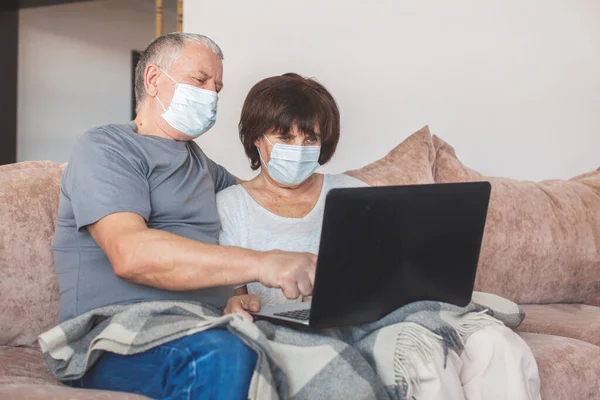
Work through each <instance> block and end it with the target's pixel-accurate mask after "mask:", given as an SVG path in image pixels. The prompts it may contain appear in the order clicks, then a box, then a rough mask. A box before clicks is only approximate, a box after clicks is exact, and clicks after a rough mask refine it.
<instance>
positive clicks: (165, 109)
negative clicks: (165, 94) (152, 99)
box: [156, 67, 179, 112]
mask: <svg viewBox="0 0 600 400" xmlns="http://www.w3.org/2000/svg"><path fill="white" fill-rule="evenodd" d="M158 69H160V72H162V73H163V74H165V75H166V76H168V77H169V79H171V80H172V81H173V82H175V88H177V85H179V82H177V81H176V80H175V79H173V77H172V76H171V75H169V74H168V73H167V71H165V70H164V69H162V68H161V67H158ZM156 100H158V102H159V103H160V106H161V107H162V108H163V111H164V112H167V108H166V107H165V105H164V104H163V102H162V101H160V97H158V95H156Z"/></svg>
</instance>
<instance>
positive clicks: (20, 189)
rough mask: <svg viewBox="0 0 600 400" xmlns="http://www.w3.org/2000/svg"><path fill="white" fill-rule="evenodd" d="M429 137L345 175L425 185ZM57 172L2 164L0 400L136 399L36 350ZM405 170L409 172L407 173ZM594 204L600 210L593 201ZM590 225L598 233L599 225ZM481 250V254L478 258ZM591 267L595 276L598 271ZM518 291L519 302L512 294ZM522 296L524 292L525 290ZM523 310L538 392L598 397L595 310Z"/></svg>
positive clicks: (518, 269) (45, 309)
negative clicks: (65, 376)
mask: <svg viewBox="0 0 600 400" xmlns="http://www.w3.org/2000/svg"><path fill="white" fill-rule="evenodd" d="M419 135H420V136H419ZM427 135H429V132H428V131H427V132H426V134H422V133H421V134H418V135H417V136H415V135H413V137H411V138H412V139H411V138H409V140H408V141H407V142H409V144H410V146H406V142H405V143H403V145H404V148H403V147H402V146H403V145H401V146H399V148H397V149H395V150H394V151H393V152H392V153H390V155H388V157H387V158H386V159H383V160H380V161H378V163H374V164H372V165H370V166H367V167H365V168H363V169H361V170H358V171H352V172H350V174H352V175H355V176H359V177H360V178H361V179H363V180H365V181H370V183H372V184H385V183H386V182H385V179H384V180H383V181H381V175H382V171H381V168H385V171H387V172H385V174H384V175H386V176H389V175H390V174H391V175H394V176H395V177H399V178H398V179H400V180H401V181H402V180H405V181H406V182H404V183H407V182H408V181H411V182H415V183H422V181H423V176H426V175H427V174H430V175H431V176H432V177H433V178H432V179H435V165H434V164H435V161H436V160H435V158H436V154H438V153H439V148H438V149H435V146H434V142H433V141H432V140H433V139H432V138H431V136H427ZM415 138H416V139H415ZM411 140H412V142H411ZM415 140H416V142H415ZM422 145H425V146H426V147H427V148H425V150H424V151H425V158H424V159H421V160H418V159H417V158H419V157H421V156H420V155H414V154H413V155H411V152H414V150H415V147H418V146H422ZM432 146H434V147H432ZM407 147H408V148H407ZM438 147H439V146H438ZM432 149H433V150H432ZM432 152H433V153H432ZM421 153H422V151H421ZM415 154H416V153H415ZM390 157H391V159H390ZM421 158H423V157H421ZM407 160H409V161H411V163H410V164H409V165H415V163H417V164H419V165H421V166H422V167H423V168H424V169H423V171H426V170H427V169H428V168H429V173H427V172H423V171H421V172H419V171H417V170H412V169H411V168H412V167H411V168H408V169H406V168H405V169H402V170H401V171H396V170H395V167H394V165H397V164H398V163H400V162H404V161H407ZM378 171H379V172H378ZM61 173H62V166H61V165H59V164H55V163H51V162H24V163H19V164H12V165H7V166H0V205H1V206H0V304H1V311H0V399H53V398H56V399H64V398H69V399H109V398H110V399H141V398H142V397H140V396H136V395H129V394H125V393H115V392H112V393H111V392H103V391H87V390H81V389H72V388H69V387H66V386H64V385H61V384H60V383H58V382H56V381H55V380H54V379H53V378H52V376H50V374H49V372H48V370H47V368H46V366H45V363H44V361H43V357H42V354H41V352H40V351H39V349H38V347H37V344H36V337H37V335H38V334H40V333H41V332H43V331H45V330H47V329H49V328H51V327H52V326H54V325H56V324H57V316H58V299H59V294H58V286H57V280H56V276H55V273H54V267H53V262H52V251H51V241H52V234H53V231H54V226H55V222H56V213H57V205H58V193H59V183H60V177H61ZM407 174H408V175H409V174H412V178H411V177H408V175H407ZM427 176H428V175H427ZM374 177H376V178H377V179H380V180H379V181H377V179H375V178H374ZM425 180H426V179H425ZM462 180H465V179H462ZM395 183H402V182H395ZM599 198H600V196H599ZM597 211H598V215H600V208H599V209H598V210H597ZM596 229H597V233H598V234H600V225H599V226H597V227H596ZM596 250H598V251H600V249H596ZM581 251H586V250H585V249H581ZM484 255H485V251H484V253H482V257H483V256H484ZM486 257H487V256H486ZM593 257H595V256H594V255H593V254H592V258H593ZM598 261H599V262H600V260H598ZM486 265H487V267H485V268H484V267H483V266H481V267H480V274H479V275H481V274H483V275H481V276H479V275H478V285H479V286H480V287H479V288H480V289H482V288H483V289H485V290H487V291H490V292H498V294H501V295H507V293H505V290H504V289H503V287H504V286H502V287H500V289H499V290H494V286H493V284H492V285H490V284H489V281H488V280H487V276H488V275H489V276H494V277H495V278H494V279H495V280H498V281H499V282H500V281H502V282H503V283H502V285H505V286H506V287H518V288H520V290H527V287H528V285H529V287H536V282H535V281H531V279H529V278H528V280H529V282H527V283H526V284H522V283H519V284H515V285H507V284H506V282H505V281H506V279H504V280H503V279H501V277H506V276H510V277H512V279H513V281H514V282H518V281H520V276H521V275H523V276H525V275H526V276H528V277H529V276H530V275H528V272H526V271H523V270H522V266H521V265H513V266H511V269H510V270H507V269H502V270H494V265H496V264H494V263H493V262H490V260H488V261H487V264H486ZM598 265H600V264H596V265H595V266H594V265H592V267H596V268H597V267H598ZM489 266H491V269H490V268H488V267H489ZM499 268H500V267H499ZM502 268H504V267H502ZM545 268H546V269H545V270H544V273H550V274H551V273H552V266H545ZM556 271H558V270H556ZM556 271H555V272H556ZM559 272H560V271H559ZM560 273H562V272H560ZM595 274H597V275H600V268H597V270H596V272H595ZM572 275H573V276H571V277H567V278H565V279H563V281H564V282H565V287H549V288H547V289H548V290H550V291H555V292H556V293H568V292H573V291H577V288H574V287H573V282H576V280H577V279H579V280H581V286H582V287H583V286H585V285H588V286H589V282H590V281H593V282H595V281H594V280H598V276H597V275H594V276H591V275H589V274H587V273H586V274H579V275H578V274H577V273H575V272H574V273H573V274H572ZM573 277H574V278H573ZM572 278H573V279H575V281H574V280H573V279H572ZM494 279H492V281H493V280H494ZM482 282H483V287H482ZM539 282H540V284H542V285H544V282H547V280H545V279H543V278H542V277H540V279H539ZM594 285H595V283H594V284H593V285H592V286H591V288H592V289H591V290H592V292H594V291H595V290H600V286H597V287H596V286H594ZM594 288H595V289H594ZM521 294H523V293H521ZM509 295H510V293H509ZM507 297H511V296H507ZM512 297H513V298H515V296H512ZM516 298H517V300H519V299H520V297H519V293H517V296H516ZM521 298H527V293H525V296H521ZM589 298H590V302H594V301H596V300H594V297H593V296H589ZM557 302H558V301H557ZM524 308H525V309H526V310H527V313H528V314H527V318H526V320H525V323H524V324H523V326H522V327H521V331H522V332H521V333H520V334H521V335H522V337H523V338H524V339H525V341H526V342H527V343H528V344H529V346H530V347H531V349H532V350H533V353H534V354H535V357H536V359H537V362H538V365H539V370H540V375H541V381H542V396H543V399H545V400H578V399H579V400H584V399H600V307H596V306H594V305H591V304H583V303H582V302H579V304H546V305H544V304H528V305H524ZM132 373H134V372H133V371H132Z"/></svg>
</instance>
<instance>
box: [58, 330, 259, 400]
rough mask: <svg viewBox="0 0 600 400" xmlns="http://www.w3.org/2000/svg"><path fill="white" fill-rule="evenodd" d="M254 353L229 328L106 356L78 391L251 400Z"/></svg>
mask: <svg viewBox="0 0 600 400" xmlns="http://www.w3.org/2000/svg"><path fill="white" fill-rule="evenodd" d="M256 360H257V355H256V352H255V351H253V350H252V349H250V348H249V347H248V346H246V345H245V344H244V343H243V342H242V341H241V340H240V339H238V338H237V337H236V336H234V335H233V334H231V333H229V332H228V331H227V330H225V329H213V330H208V331H205V332H200V333H196V334H194V335H191V336H186V337H183V338H181V339H178V340H175V341H173V342H170V343H167V344H164V345H162V346H159V347H155V348H153V349H151V350H148V351H146V352H145V353H141V354H135V355H130V356H122V355H118V354H114V353H104V354H103V355H102V356H101V357H100V359H99V360H98V361H97V362H96V364H95V365H94V366H93V367H92V368H91V369H90V370H89V371H88V372H87V373H86V374H85V376H84V377H83V378H82V379H80V380H77V381H72V382H69V384H70V385H71V386H74V387H84V388H88V389H103V390H116V391H122V392H130V393H138V394H142V395H144V396H148V397H151V398H154V399H247V398H248V387H249V385H250V380H251V378H252V374H253V372H254V368H255V367H256Z"/></svg>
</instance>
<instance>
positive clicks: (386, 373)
mask: <svg viewBox="0 0 600 400" xmlns="http://www.w3.org/2000/svg"><path fill="white" fill-rule="evenodd" d="M523 318H524V312H523V310H522V309H521V308H520V307H519V306H517V305H516V304H514V303H512V302H510V301H508V300H506V299H503V298H501V297H498V296H495V295H492V294H487V293H480V292H475V293H474V294H473V300H472V302H471V303H470V304H469V305H468V306H467V307H464V308H463V307H456V306H453V305H449V304H445V303H439V302H433V301H423V302H416V303H412V304H409V305H407V306H405V307H402V308H400V309H398V310H396V311H394V312H393V313H391V314H389V315H387V316H386V317H384V318H383V319H381V320H379V321H376V322H373V323H370V324H365V325H361V326H356V327H346V328H336V329H328V330H321V331H315V332H304V331H298V330H294V329H289V328H285V327H282V326H277V325H273V324H271V323H268V322H264V321H259V322H256V323H252V322H250V321H248V320H246V319H245V318H243V317H241V316H240V315H225V316H222V315H220V313H219V311H218V310H215V309H212V308H210V307H207V306H205V305H202V304H199V303H189V302H169V301H162V302H148V303H138V304H133V305H124V306H109V307H104V308H101V309H97V310H94V311H90V312H88V313H86V314H83V315H81V316H79V317H76V318H74V319H72V320H69V321H66V322H64V323H62V324H61V325H59V326H57V327H55V328H54V329H51V330H49V331H47V332H45V333H43V334H42V335H40V337H39V342H40V345H41V348H42V351H43V353H44V356H45V359H46V362H47V364H48V366H49V367H50V370H51V371H52V373H53V374H54V375H55V376H56V378H58V379H60V380H63V381H64V380H73V379H78V378H80V377H82V376H83V374H84V373H85V371H86V370H88V369H89V368H90V367H91V366H92V365H93V364H94V362H95V361H96V360H97V359H98V358H99V357H100V356H101V355H102V353H103V352H105V351H108V352H113V353H117V354H123V355H128V354H136V353H141V352H144V351H146V350H149V349H151V348H153V347H156V346H159V345H161V344H164V343H167V342H170V341H172V340H175V339H179V338H181V337H183V336H185V335H191V334H194V333H197V332H201V331H204V330H206V329H213V328H224V329H227V330H229V331H230V332H232V333H233V334H235V335H237V336H238V337H239V338H240V339H241V340H242V341H244V342H245V343H246V344H247V345H248V346H250V347H251V348H252V349H254V350H255V351H256V352H257V353H258V362H257V365H256V369H255V371H254V375H253V377H252V381H251V384H250V390H249V393H248V398H250V399H261V400H263V399H286V398H294V399H316V398H328V397H329V398H331V395H334V397H335V398H361V399H410V398H411V397H412V393H413V391H414V390H415V389H416V388H417V387H418V384H419V381H418V376H416V370H415V367H414V364H415V360H417V359H418V358H421V359H422V360H424V361H425V362H427V361H428V360H430V359H431V358H432V357H433V355H435V352H445V353H446V354H447V351H448V349H453V350H455V351H457V352H460V351H461V350H462V349H463V341H464V339H465V338H466V336H467V335H469V334H471V333H473V332H475V331H477V330H478V329H481V328H482V327H484V326H487V325H488V324H502V323H504V324H505V325H506V326H508V327H511V328H515V327H517V326H518V325H519V324H520V323H521V322H522V320H523Z"/></svg>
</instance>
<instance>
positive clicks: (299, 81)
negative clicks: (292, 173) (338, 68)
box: [238, 73, 340, 170]
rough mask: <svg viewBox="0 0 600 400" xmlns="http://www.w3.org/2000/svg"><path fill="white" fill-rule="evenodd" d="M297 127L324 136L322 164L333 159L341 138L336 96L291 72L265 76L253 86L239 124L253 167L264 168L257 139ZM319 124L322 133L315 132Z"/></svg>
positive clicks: (311, 80)
mask: <svg viewBox="0 0 600 400" xmlns="http://www.w3.org/2000/svg"><path fill="white" fill-rule="evenodd" d="M293 126H296V127H298V130H300V132H302V133H303V134H304V135H307V136H312V135H315V134H316V133H318V134H319V136H320V137H321V155H320V157H319V164H321V165H323V164H325V163H327V162H328V161H329V160H331V157H332V156H333V153H335V149H336V147H337V144H338V141H339V139H340V111H339V109H338V106H337V104H336V102H335V99H334V98H333V96H332V95H331V93H329V92H328V91H327V89H325V87H324V86H323V85H321V84H320V83H319V82H317V81H315V80H313V79H306V78H303V77H301V76H300V75H298V74H294V73H288V74H284V75H281V76H274V77H271V78H266V79H263V80H262V81H260V82H258V83H257V84H256V85H254V86H253V87H252V89H250V92H249V93H248V96H246V100H245V101H244V106H243V108H242V116H241V118H240V123H239V125H238V128H239V132H240V140H241V141H242V144H243V145H244V150H245V151H246V155H247V156H248V158H249V159H250V167H251V168H252V169H253V170H256V169H258V168H259V167H260V157H259V154H258V150H257V149H256V146H255V142H256V140H257V139H260V138H261V137H262V136H263V135H264V134H267V133H270V132H277V133H279V134H288V133H289V132H290V130H291V129H292V127H293ZM315 126H317V127H318V130H319V132H314V129H315Z"/></svg>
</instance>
